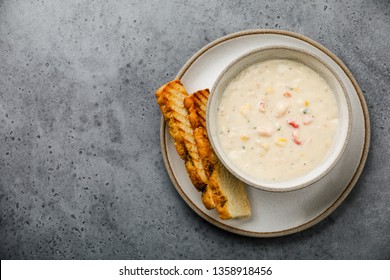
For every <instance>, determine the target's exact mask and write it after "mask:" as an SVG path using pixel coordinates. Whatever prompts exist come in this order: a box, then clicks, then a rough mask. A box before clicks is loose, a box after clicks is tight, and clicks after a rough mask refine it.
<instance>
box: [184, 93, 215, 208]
mask: <svg viewBox="0 0 390 280" xmlns="http://www.w3.org/2000/svg"><path fill="white" fill-rule="evenodd" d="M209 95H210V92H209V90H208V89H204V90H199V91H197V92H195V93H193V94H191V95H189V96H187V97H186V98H185V99H184V106H185V107H186V108H187V110H188V113H189V120H190V123H191V127H192V129H193V130H194V138H195V142H196V145H197V146H198V151H199V156H200V158H201V160H202V164H203V167H204V170H205V173H206V176H207V178H210V176H211V173H212V172H213V169H214V166H215V164H216V163H217V156H216V155H215V153H214V151H213V148H212V147H211V144H210V141H209V138H208V136H207V129H206V107H207V101H208V97H209ZM201 198H202V202H203V204H204V206H205V207H206V208H207V209H209V210H211V209H213V208H214V207H215V203H214V201H213V197H212V192H211V189H210V187H209V186H208V185H206V187H205V189H204V190H203V193H202V197H201Z"/></svg>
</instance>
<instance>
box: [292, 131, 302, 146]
mask: <svg viewBox="0 0 390 280" xmlns="http://www.w3.org/2000/svg"><path fill="white" fill-rule="evenodd" d="M292 137H293V140H294V143H295V144H297V145H301V144H302V141H301V140H300V139H299V133H298V131H297V130H294V131H293V132H292Z"/></svg>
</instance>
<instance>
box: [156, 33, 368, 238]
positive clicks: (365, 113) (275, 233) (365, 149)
mask: <svg viewBox="0 0 390 280" xmlns="http://www.w3.org/2000/svg"><path fill="white" fill-rule="evenodd" d="M261 34H264V35H265V34H273V35H282V36H289V37H293V38H296V39H298V40H302V41H304V42H306V43H309V44H310V45H312V46H314V47H315V48H318V49H319V50H320V51H322V52H324V53H325V54H326V55H327V56H329V57H330V58H331V59H332V60H333V61H334V62H335V63H336V64H337V65H338V66H339V67H340V68H341V69H342V71H343V72H344V73H345V74H346V76H347V77H348V79H349V80H350V81H351V83H352V86H353V87H354V89H355V91H356V93H357V95H358V99H359V102H360V105H361V109H362V113H363V118H364V132H365V135H364V143H363V149H362V155H361V157H360V162H359V164H358V166H357V168H356V170H355V173H354V174H353V176H352V178H351V180H350V182H349V183H348V184H347V185H346V186H345V188H344V190H343V192H342V193H341V194H340V195H339V196H338V197H337V198H336V199H335V201H334V202H333V203H332V204H331V205H330V206H329V207H328V208H326V209H325V210H324V211H323V212H322V213H321V214H319V215H317V216H316V217H315V218H313V219H311V220H310V221H308V222H306V223H303V224H301V225H299V226H296V227H292V228H289V229H285V230H281V231H272V232H256V231H248V230H243V229H238V228H235V227H232V226H229V225H226V224H223V223H221V222H220V221H218V220H216V219H214V218H211V217H210V216H208V215H207V214H206V213H204V212H203V211H202V210H201V209H200V208H198V207H197V206H196V205H195V204H194V203H193V202H192V200H191V199H190V198H189V197H188V196H187V195H186V193H185V192H184V191H183V189H182V188H181V186H180V184H179V182H178V181H177V179H176V177H175V175H174V173H173V169H172V166H171V163H170V161H169V159H168V151H167V145H166V141H165V139H166V138H165V137H166V125H165V121H164V118H163V117H161V121H160V145H161V151H162V155H163V160H164V165H165V167H166V170H167V173H168V176H169V177H170V179H171V181H172V183H173V185H174V187H175V189H176V190H177V192H178V193H179V194H180V196H181V197H182V198H183V200H184V201H185V202H186V203H187V205H188V206H190V208H191V209H192V210H193V211H194V212H195V213H197V214H198V215H199V216H201V217H202V218H203V219H205V220H206V221H208V222H209V223H211V224H213V225H215V226H217V227H219V228H221V229H223V230H226V231H229V232H232V233H235V234H239V235H243V236H249V237H263V238H264V237H265V238H268V237H278V236H285V235H290V234H293V233H297V232H300V231H303V230H305V229H308V228H310V227H312V226H314V225H316V224H317V223H319V222H321V221H322V220H324V219H325V218H326V217H328V216H329V215H330V214H331V213H332V212H333V211H334V210H335V209H336V208H337V207H338V206H339V205H340V204H341V203H342V202H343V201H344V200H345V198H346V197H347V196H348V195H349V193H350V192H351V191H352V189H353V188H354V186H355V185H356V183H357V181H358V179H359V178H360V175H361V173H362V171H363V169H364V166H365V163H366V160H367V156H368V152H369V146H370V138H371V127H370V117H369V113H368V107H367V104H366V101H365V99H364V95H363V93H362V91H361V89H360V87H359V85H358V83H357V81H356V80H355V78H354V76H353V75H352V73H351V71H350V70H349V69H348V68H347V66H346V65H345V64H344V63H343V62H342V61H341V60H340V59H339V58H338V57H337V56H336V55H335V54H333V53H332V52H331V51H330V50H328V49H327V48H325V47H324V46H323V45H321V44H320V43H318V42H316V41H314V40H312V39H310V38H308V37H306V36H304V35H302V34H298V33H295V32H292V31H287V30H280V29H249V30H243V31H239V32H235V33H231V34H228V35H225V36H222V37H220V38H218V39H216V40H214V41H212V42H210V43H208V44H207V45H205V46H204V47H202V48H201V49H200V50H198V51H197V52H196V53H195V54H194V55H192V57H191V58H190V59H189V60H187V62H186V63H185V64H184V65H183V66H182V68H181V69H180V71H179V72H178V74H177V75H176V79H181V78H182V77H183V75H184V74H185V72H186V71H187V70H188V69H189V68H190V67H191V65H192V64H193V63H194V62H195V61H196V60H197V59H198V58H199V57H200V56H202V55H203V54H204V53H205V52H206V51H208V50H210V49H211V48H213V47H215V46H218V45H219V44H221V43H223V42H226V41H229V40H232V39H235V38H238V37H243V36H248V35H261Z"/></svg>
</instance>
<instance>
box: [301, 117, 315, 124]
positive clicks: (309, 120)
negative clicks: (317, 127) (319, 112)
mask: <svg viewBox="0 0 390 280" xmlns="http://www.w3.org/2000/svg"><path fill="white" fill-rule="evenodd" d="M313 121H314V116H313V115H309V116H308V115H306V116H304V117H303V124H304V125H309V124H311V123H312V122H313Z"/></svg>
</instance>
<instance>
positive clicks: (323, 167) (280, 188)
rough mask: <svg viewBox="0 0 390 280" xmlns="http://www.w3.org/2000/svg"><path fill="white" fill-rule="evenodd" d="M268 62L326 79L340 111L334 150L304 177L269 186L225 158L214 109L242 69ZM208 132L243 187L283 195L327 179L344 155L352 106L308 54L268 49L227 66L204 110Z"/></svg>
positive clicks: (337, 83) (327, 70)
mask: <svg viewBox="0 0 390 280" xmlns="http://www.w3.org/2000/svg"><path fill="white" fill-rule="evenodd" d="M270 59H289V60H293V61H297V62H299V63H302V64H304V65H306V66H308V67H310V68H311V69H313V70H314V71H315V72H317V73H318V74H319V75H320V76H321V77H323V78H324V79H325V81H326V82H327V83H328V85H329V87H330V88H331V90H332V91H333V93H334V94H335V98H336V102H337V105H338V109H339V118H340V122H339V127H338V130H337V132H336V136H335V140H334V141H333V146H332V147H331V149H330V151H329V152H328V154H327V156H326V157H325V159H324V160H323V161H322V162H321V163H320V164H319V165H318V166H317V167H315V168H314V169H313V170H311V171H310V172H308V173H307V174H305V175H303V176H300V177H297V178H294V179H291V180H288V181H276V182H271V181H267V180H260V179H258V178H256V176H254V174H247V173H245V172H244V171H243V170H242V169H241V168H240V167H239V166H236V165H235V164H234V163H233V162H232V161H231V160H230V159H229V158H228V156H227V155H226V153H225V151H224V149H223V148H222V146H221V145H220V143H219V140H218V133H217V131H218V127H217V108H218V107H219V103H220V99H221V96H222V94H223V92H224V91H225V89H226V87H227V86H228V85H229V83H230V82H231V81H232V80H233V79H234V78H235V77H236V76H237V75H238V74H239V73H240V72H241V71H243V70H244V69H246V68H247V67H249V66H251V65H252V64H255V63H258V62H261V61H265V60H270ZM206 118H207V122H206V123H207V131H208V136H209V139H210V142H211V144H212V146H213V148H214V151H215V153H216V154H217V156H218V158H219V159H220V161H221V162H222V163H223V164H224V166H225V167H226V168H227V169H228V170H229V171H230V172H231V173H232V174H233V175H235V176H236V177H237V178H239V179H240V180H242V181H243V182H245V183H246V184H248V185H250V186H253V187H255V188H258V189H262V190H266V191H273V192H284V191H293V190H297V189H301V188H304V187H307V186H310V185H312V184H314V183H315V182H317V181H318V180H320V179H321V178H323V177H324V176H326V174H328V173H329V171H330V170H332V169H333V168H334V167H335V166H336V164H337V162H338V161H339V159H340V158H341V156H342V155H343V153H344V150H345V147H346V145H347V143H348V140H349V137H350V131H351V105H350V101H349V97H348V94H347V92H346V89H345V86H344V84H343V83H342V82H341V79H340V78H339V77H338V76H337V74H336V73H335V71H333V70H332V69H331V68H330V67H329V66H328V65H327V64H326V63H325V62H323V61H322V60H321V59H320V58H318V57H317V56H315V55H314V54H312V53H310V52H309V51H307V50H302V49H297V48H293V47H287V46H270V47H265V48H261V49H256V50H254V51H251V52H249V53H247V54H245V55H243V56H241V57H240V58H238V59H236V60H235V61H233V62H232V63H231V64H229V65H228V66H227V67H226V68H225V70H224V71H223V72H222V73H221V74H220V75H219V77H218V78H217V80H216V81H215V83H214V85H213V88H212V90H211V95H210V97H209V102H208V106H207V116H206Z"/></svg>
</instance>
